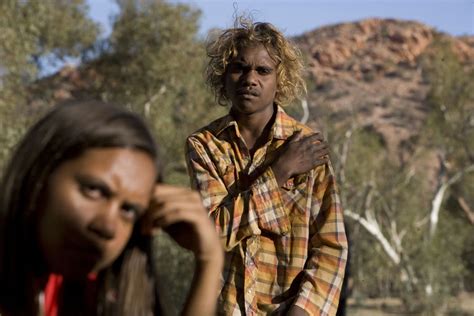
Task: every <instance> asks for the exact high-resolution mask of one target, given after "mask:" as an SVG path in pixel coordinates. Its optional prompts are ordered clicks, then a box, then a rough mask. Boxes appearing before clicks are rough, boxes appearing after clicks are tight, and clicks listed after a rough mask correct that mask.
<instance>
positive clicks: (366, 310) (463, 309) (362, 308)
mask: <svg viewBox="0 0 474 316" xmlns="http://www.w3.org/2000/svg"><path fill="white" fill-rule="evenodd" d="M400 306H401V302H400V300H398V299H394V298H384V299H366V300H364V301H362V302H357V303H356V301H355V300H354V299H349V300H348V309H347V312H346V315H347V316H416V315H419V314H407V313H404V312H401V311H400ZM448 306H449V307H450V308H451V309H456V311H457V313H454V314H450V315H459V316H468V315H469V316H474V293H462V294H461V295H459V296H458V297H455V298H452V299H451V300H450V301H449V303H448Z"/></svg>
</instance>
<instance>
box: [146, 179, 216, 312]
mask: <svg viewBox="0 0 474 316" xmlns="http://www.w3.org/2000/svg"><path fill="white" fill-rule="evenodd" d="M157 229H164V230H165V231H166V232H168V234H170V236H171V237H172V238H173V239H174V240H175V241H176V242H177V243H178V244H179V245H180V246H182V247H184V248H186V249H189V250H191V251H192V252H194V255H195V257H196V269H195V272H194V277H193V282H192V284H191V289H190V291H189V293H188V297H187V299H186V303H185V305H184V308H183V311H182V315H184V316H191V315H205V316H207V315H209V316H211V315H215V310H216V302H217V296H218V294H219V288H220V275H221V270H222V266H223V263H224V252H223V250H222V246H221V245H220V242H219V238H218V235H217V232H216V230H215V228H214V224H213V223H212V222H211V220H210V219H209V218H208V216H207V211H206V209H205V208H204V206H203V204H202V200H201V197H200V196H199V193H197V192H196V191H192V190H189V189H186V188H179V187H175V186H170V185H164V184H160V185H157V186H156V187H155V192H154V197H153V200H152V202H151V205H150V207H149V209H148V211H147V213H146V214H145V215H144V217H143V225H142V232H143V233H144V234H148V235H152V234H153V232H154V231H156V230H157Z"/></svg>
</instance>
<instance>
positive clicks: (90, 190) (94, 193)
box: [81, 184, 105, 199]
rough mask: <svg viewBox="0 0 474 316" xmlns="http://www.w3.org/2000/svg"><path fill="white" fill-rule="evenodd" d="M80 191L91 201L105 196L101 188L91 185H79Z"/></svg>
mask: <svg viewBox="0 0 474 316" xmlns="http://www.w3.org/2000/svg"><path fill="white" fill-rule="evenodd" d="M81 191H82V193H83V194H84V195H85V196H87V197H89V198H93V199H98V198H101V197H103V196H105V192H104V190H103V189H102V188H101V187H99V186H97V185H93V184H83V185H81Z"/></svg>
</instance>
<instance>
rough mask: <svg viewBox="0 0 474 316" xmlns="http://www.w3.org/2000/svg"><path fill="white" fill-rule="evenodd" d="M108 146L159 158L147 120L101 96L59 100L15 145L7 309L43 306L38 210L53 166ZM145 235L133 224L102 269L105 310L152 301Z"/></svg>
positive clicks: (1, 217)
mask: <svg viewBox="0 0 474 316" xmlns="http://www.w3.org/2000/svg"><path fill="white" fill-rule="evenodd" d="M110 147H123V148H133V149H137V150H141V151H144V152H146V153H147V154H148V155H149V156H150V157H151V158H152V159H153V160H154V161H155V162H157V161H158V153H157V147H156V144H155V141H154V139H153V137H152V135H151V133H150V131H149V130H148V128H147V126H146V124H145V123H144V122H143V120H142V119H141V118H140V117H138V116H137V115H135V114H133V113H131V112H129V111H126V110H125V109H123V108H120V107H118V106H115V105H111V104H106V103H103V102H98V101H82V102H74V103H68V104H62V105H58V106H56V107H55V108H53V109H52V110H51V111H50V112H48V113H47V114H46V115H45V116H44V117H43V118H41V119H40V120H39V121H38V122H37V123H36V124H34V125H33V126H32V127H31V128H30V129H29V131H28V132H27V133H26V135H25V136H24V137H23V139H22V140H21V141H20V143H19V144H18V146H17V147H16V149H15V151H14V153H13V155H12V156H11V160H10V161H9V163H8V165H7V166H6V168H5V170H4V173H3V178H2V181H1V183H0V185H1V186H0V306H1V307H2V308H3V309H5V312H7V314H8V313H9V312H12V314H15V315H17V314H18V315H33V314H36V313H37V312H38V311H37V308H38V306H37V302H36V301H35V300H36V297H35V292H34V290H33V289H34V284H33V280H34V277H35V276H36V275H37V274H38V273H39V270H40V269H41V267H40V263H39V262H37V260H35V258H37V257H38V256H37V255H38V250H37V245H36V242H35V238H36V210H37V206H38V204H39V202H40V199H41V196H42V193H43V192H44V189H45V186H46V183H47V181H48V178H49V176H50V174H51V173H52V172H53V171H54V170H55V169H56V168H57V167H58V166H59V165H61V164H62V163H63V162H65V161H67V160H70V159H74V158H77V157H79V156H80V155H81V154H83V153H84V152H85V151H86V150H87V149H90V148H110ZM158 169H159V168H158V164H157V170H158ZM136 226H137V225H136ZM139 239H140V237H139V234H136V233H135V232H134V234H133V235H132V238H131V240H130V242H129V244H128V245H127V248H126V250H125V251H124V252H123V253H122V255H121V257H120V258H119V259H118V260H117V261H116V263H115V265H114V266H113V267H110V268H108V269H106V271H103V272H101V273H100V275H99V277H98V279H99V280H100V282H101V289H100V292H101V293H102V295H101V296H100V298H99V305H100V308H99V311H98V313H99V314H109V313H111V314H114V315H120V314H123V315H127V314H129V315H131V314H137V313H139V314H142V312H145V309H148V308H153V307H152V306H153V304H154V302H153V299H152V298H153V297H154V296H155V295H154V293H153V292H152V291H153V290H154V286H153V284H152V282H153V281H152V278H151V277H150V278H148V279H147V280H145V281H144V280H143V278H144V276H150V262H149V261H150V257H151V256H149V255H148V254H147V252H148V251H149V248H148V247H147V245H146V244H147V242H144V241H140V240H139ZM117 262H118V263H117ZM117 265H120V266H119V267H117ZM132 274H133V276H132ZM124 282H125V283H124ZM143 282H146V283H147V284H143ZM66 285H67V283H65V285H64V287H65V289H66V288H67V286H66ZM119 288H120V290H121V292H117V294H118V295H119V299H118V300H116V302H115V303H113V302H108V301H107V298H106V296H107V291H109V290H112V289H114V290H119ZM124 289H126V290H124ZM150 291H151V292H150ZM73 292H74V291H73ZM145 292H148V293H145ZM65 293H67V291H65ZM156 303H157V302H156ZM149 311H150V310H149V309H148V310H147V312H149Z"/></svg>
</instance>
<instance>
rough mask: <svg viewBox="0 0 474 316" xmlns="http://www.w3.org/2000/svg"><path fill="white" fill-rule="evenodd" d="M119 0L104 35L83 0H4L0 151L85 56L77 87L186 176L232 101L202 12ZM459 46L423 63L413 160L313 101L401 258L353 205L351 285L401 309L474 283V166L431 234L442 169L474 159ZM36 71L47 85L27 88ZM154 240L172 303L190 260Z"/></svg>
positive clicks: (450, 171)
mask: <svg viewBox="0 0 474 316" xmlns="http://www.w3.org/2000/svg"><path fill="white" fill-rule="evenodd" d="M117 4H118V6H119V9H120V10H119V13H118V14H117V15H116V16H115V17H114V19H113V25H112V26H113V29H112V33H111V35H110V36H109V37H108V38H105V39H103V40H100V41H99V40H97V35H98V32H99V29H98V27H97V25H95V24H94V23H93V22H92V21H91V19H90V18H88V17H87V6H86V5H85V4H84V1H83V0H72V1H66V0H48V1H40V0H24V1H23V0H22V1H19V0H18V1H14V0H5V1H2V2H0V115H1V117H2V120H0V143H1V144H2V151H1V152H0V161H1V162H3V161H4V160H5V157H6V156H7V154H8V153H9V151H10V148H11V147H12V146H13V145H14V144H15V143H16V141H17V140H18V138H19V137H20V135H21V134H22V133H23V132H24V130H25V127H26V126H27V125H28V124H30V122H31V121H32V120H34V119H35V115H32V114H35V113H36V112H37V111H36V110H35V109H34V106H32V105H31V104H28V102H29V100H36V99H37V98H41V99H43V101H44V103H46V104H48V103H49V104H51V103H53V102H54V101H55V99H54V91H52V88H51V87H48V82H49V81H48V80H49V79H50V78H40V74H41V70H42V68H43V67H44V65H46V64H48V63H50V62H53V63H54V62H55V61H56V62H57V61H61V60H65V59H68V58H71V57H82V64H81V65H80V66H79V67H78V71H79V73H81V74H86V73H92V74H93V76H91V77H86V79H85V81H87V85H85V86H84V87H82V89H83V90H84V91H82V93H83V94H85V95H89V96H92V97H95V98H99V99H102V100H105V101H112V102H117V103H120V104H123V105H124V106H126V107H128V108H130V109H132V110H133V111H136V112H138V113H140V114H141V115H143V116H144V117H145V118H146V119H147V120H148V122H149V124H150V126H151V127H152V129H153V130H154V132H155V134H156V136H157V138H158V140H159V144H160V145H161V149H162V156H163V161H164V164H165V176H166V177H165V179H166V181H167V182H171V183H175V184H181V185H187V183H188V177H187V174H186V169H185V164H184V152H183V150H184V141H185V138H186V136H187V135H189V134H190V133H191V132H193V131H194V130H196V129H197V128H199V127H201V126H203V125H205V124H207V123H209V122H210V121H211V120H212V119H214V118H217V117H218V116H220V115H223V114H224V113H225V112H226V109H225V108H223V107H220V106H217V105H215V101H214V99H213V97H212V95H211V93H210V92H209V91H207V90H206V87H205V85H204V81H203V76H202V74H203V67H204V62H205V51H204V45H203V43H202V42H201V40H200V39H199V38H198V36H197V30H198V23H199V18H200V12H199V10H197V9H194V8H191V7H189V6H187V5H183V4H176V3H173V4H171V3H168V2H166V1H161V0H117ZM38 16H41V18H38ZM451 47H452V45H451V44H450V43H449V42H447V41H446V40H444V39H443V38H442V37H440V38H437V39H436V40H435V41H434V43H433V45H432V48H431V49H430V50H429V51H430V53H429V54H426V55H425V56H424V57H423V58H422V60H421V61H420V62H421V65H422V69H423V74H424V76H425V80H426V82H428V83H429V84H430V92H429V94H428V97H427V99H426V102H427V104H428V105H429V108H430V110H429V113H428V117H427V121H426V122H427V123H426V124H425V127H424V129H423V130H422V131H421V132H420V135H418V136H417V137H415V138H414V139H413V142H414V147H418V148H420V150H416V151H415V153H414V156H413V157H412V158H413V159H412V161H411V162H408V163H406V164H402V165H400V164H399V163H397V161H396V159H394V157H391V156H390V153H389V151H388V149H387V148H386V144H385V143H384V140H383V137H382V136H381V135H379V134H378V133H377V132H376V131H375V130H374V129H373V128H371V127H370V126H368V125H364V123H362V122H360V121H357V120H356V119H355V118H354V117H356V115H352V114H353V113H350V112H347V113H346V114H347V116H346V118H350V119H349V120H346V121H344V120H341V119H340V117H337V116H333V115H332V114H331V113H333V111H332V110H331V109H330V107H329V106H328V104H318V105H317V107H316V108H311V113H310V114H312V117H310V120H313V121H315V120H318V123H319V125H321V126H322V127H323V131H324V134H325V135H327V138H328V140H329V143H330V144H331V148H332V161H333V164H334V167H335V170H336V172H337V175H338V183H339V185H340V191H341V197H342V200H343V205H344V207H345V209H346V211H351V212H353V213H354V214H357V215H359V216H361V217H362V218H365V219H367V218H368V217H367V216H369V217H371V216H372V218H373V220H374V222H376V223H377V224H378V228H379V229H380V233H381V234H382V235H383V236H384V237H385V238H386V240H387V242H388V244H389V246H391V247H392V248H393V251H394V253H395V254H396V255H397V256H398V261H397V260H396V256H395V257H390V256H389V255H388V253H387V249H386V248H385V247H384V246H383V245H382V243H381V242H380V239H377V238H375V237H374V235H373V234H372V233H371V232H370V231H368V230H367V229H366V228H365V227H364V226H363V225H361V223H360V221H357V220H354V219H353V218H350V217H348V216H346V224H347V227H348V230H349V232H350V240H351V254H352V255H351V278H352V280H353V284H354V285H353V286H354V290H353V291H352V292H353V295H354V296H356V297H359V298H364V297H381V296H397V297H400V298H402V299H403V301H404V303H405V306H406V309H407V310H412V311H413V310H416V309H420V310H421V309H424V310H425V311H426V312H427V313H432V314H434V313H435V311H437V310H442V307H443V306H444V302H445V300H446V298H447V297H449V296H453V295H455V294H456V293H458V292H459V291H462V290H464V289H471V290H472V287H471V288H469V284H472V280H474V259H473V258H474V256H473V255H472V253H473V252H474V248H473V246H472V245H473V240H474V239H473V238H474V237H473V235H472V233H470V232H471V230H472V226H470V224H469V223H468V221H467V220H466V216H465V213H463V209H462V207H461V205H460V203H459V200H460V198H462V199H463V201H465V202H466V203H467V205H468V206H471V208H472V206H473V205H474V196H472V194H470V193H471V192H473V191H474V174H473V173H469V174H465V175H464V176H463V177H461V178H460V179H459V181H457V182H455V183H453V184H452V185H450V186H449V188H448V189H447V191H446V195H445V197H444V199H442V202H443V203H442V205H441V210H440V220H439V223H438V224H437V227H436V230H435V233H434V235H431V234H430V233H429V231H430V223H429V220H430V219H429V217H430V210H431V207H432V201H433V197H434V192H435V191H436V190H437V188H438V187H437V186H436V183H437V181H438V182H439V183H443V181H446V179H449V178H450V177H452V176H453V175H455V174H456V173H457V172H460V171H462V170H465V169H466V168H467V167H468V166H470V165H472V164H473V163H474V123H473V122H474V117H473V115H474V109H473V107H474V101H473V100H474V71H473V70H472V69H471V70H469V69H467V70H466V67H465V66H464V65H462V64H461V63H460V62H459V60H458V59H457V57H456V55H455V54H454V53H453V52H452V50H451ZM53 77H54V76H53ZM41 82H43V83H46V84H44V85H40V88H39V89H32V85H33V84H34V85H36V84H38V83H41ZM314 82H316V80H315V79H314V78H310V79H309V82H308V87H314V89H310V90H316V89H317V92H318V93H326V94H329V92H330V90H331V89H330V86H331V84H330V83H331V82H329V83H326V84H324V85H320V86H318V87H316V85H315V83H314ZM327 100H328V102H331V99H330V98H327ZM385 101H387V100H385ZM361 102H367V103H370V100H361ZM383 103H384V104H385V106H390V102H388V101H387V102H383ZM27 104H28V105H27ZM287 110H288V112H289V113H290V114H292V115H294V116H295V117H296V118H300V117H302V116H303V110H302V108H301V104H299V103H297V102H296V103H295V104H292V105H290V106H289V107H288V108H287ZM342 121H344V122H342ZM421 148H423V149H421ZM433 153H436V154H437V155H438V157H439V159H440V167H439V168H438V169H437V170H436V171H435V172H438V173H437V174H433V172H434V171H433V170H432V169H430V170H431V171H430V170H424V169H423V167H420V166H418V165H416V161H419V160H424V161H426V160H429V159H432V158H430V157H433ZM441 171H442V172H443V173H440V172H441ZM438 176H439V177H438ZM155 245H156V249H157V251H156V268H157V270H158V272H159V274H160V282H161V283H160V284H161V285H162V286H164V287H165V290H163V292H166V293H168V294H169V295H168V296H167V297H165V298H164V299H165V300H166V302H170V303H169V304H168V305H169V306H171V308H170V310H169V312H170V314H177V313H179V309H180V305H181V304H182V302H183V301H184V299H185V296H186V293H187V290H188V286H189V281H190V277H191V274H192V271H193V266H192V264H193V262H192V256H191V255H190V254H189V253H188V252H186V251H184V250H181V249H180V248H178V247H177V246H176V245H175V244H174V243H173V242H172V241H171V240H170V239H169V238H167V236H166V235H164V234H161V235H159V236H158V238H157V240H156V241H155ZM394 258H395V259H394ZM428 287H429V288H430V291H427V288H428Z"/></svg>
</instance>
